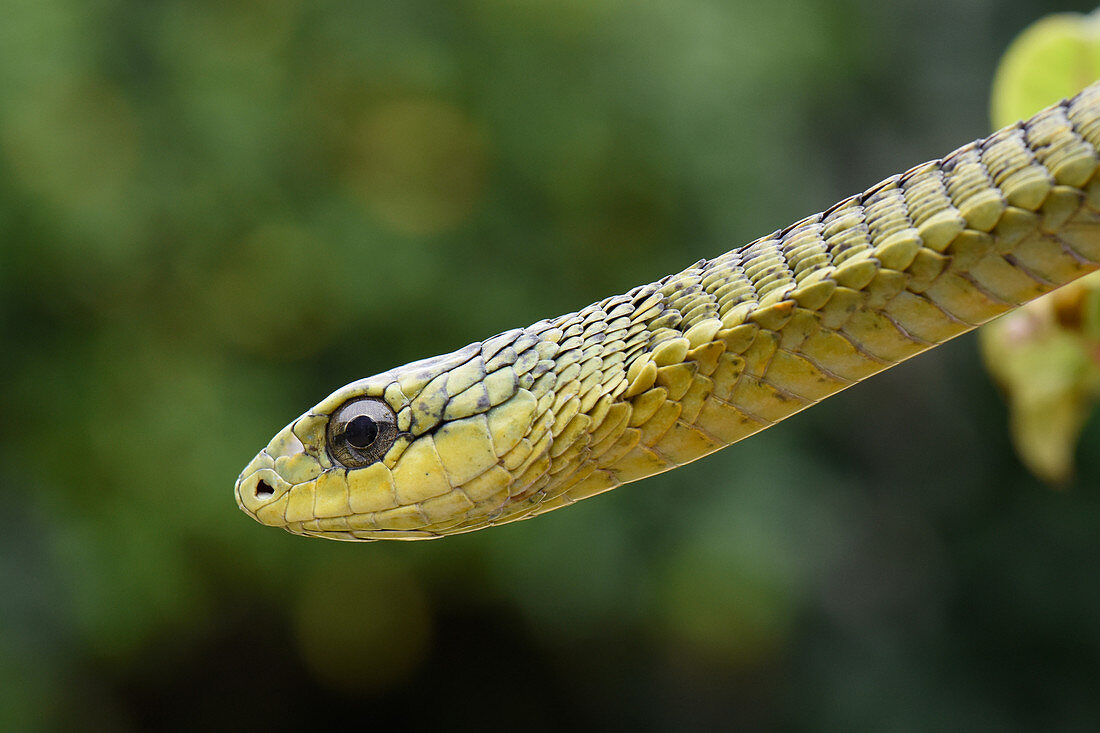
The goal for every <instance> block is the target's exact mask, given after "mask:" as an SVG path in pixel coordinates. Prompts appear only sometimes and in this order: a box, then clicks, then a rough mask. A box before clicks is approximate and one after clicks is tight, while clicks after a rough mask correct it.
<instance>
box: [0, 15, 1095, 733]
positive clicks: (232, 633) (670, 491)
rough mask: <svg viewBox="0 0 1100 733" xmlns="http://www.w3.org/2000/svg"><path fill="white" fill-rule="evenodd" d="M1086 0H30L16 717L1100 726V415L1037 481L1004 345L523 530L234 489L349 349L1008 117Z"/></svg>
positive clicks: (2, 60)
mask: <svg viewBox="0 0 1100 733" xmlns="http://www.w3.org/2000/svg"><path fill="white" fill-rule="evenodd" d="M1090 1H1091V2H1094V0H1090ZM1064 9H1069V10H1080V11H1086V10H1089V9H1091V8H1090V3H1089V2H1082V3H1077V4H1072V3H1071V4H1070V5H1069V6H1068V7H1067V5H1065V4H1061V5H1055V4H1053V3H1044V2H1030V1H1025V0H1012V1H1011V2H997V1H994V0H931V1H929V0H923V1H921V2H917V1H916V0H906V1H905V2H891V3H882V2H877V1H876V0H839V1H838V0H796V1H795V2H786V3H758V2H718V1H717V0H709V1H708V0H676V1H673V0H635V1H634V2H626V1H625V0H558V1H556V2H550V1H544V2H537V1H535V0H451V1H450V2H444V1H442V0H439V1H436V2H429V1H427V0H407V1H406V2H402V3H382V2H353V1H350V0H346V1H345V0H325V1H322V2H305V0H265V1H264V2H260V1H259V0H217V1H214V0H197V1H196V0H190V1H186V0H159V1H157V2H149V1H145V2H138V1H136V0H94V1H89V0H0V19H2V20H0V298H2V305H0V338H2V342H0V343H2V352H0V354H2V360H0V374H2V375H3V382H2V384H3V389H2V391H0V414H2V415H3V419H2V421H0V500H2V504H0V506H2V507H3V515H2V516H3V525H4V528H3V530H2V531H0V729H2V730H5V731H8V730H16V731H18V730H60V729H74V728H76V729H83V730H107V731H114V730H118V731H126V730H138V729H143V730H144V729H166V730H193V729H199V728H202V729H211V730H221V729H228V728H231V727H232V728H236V729H251V728H253V727H256V728H258V727H260V726H263V727H264V728H267V729H271V730H280V729H289V728H294V729H299V730H301V729H304V728H305V727H306V726H317V725H334V726H335V725H341V724H355V725H357V726H360V727H366V726H370V727H383V726H391V727H397V726H402V727H407V726H412V727H435V728H441V727H443V726H447V727H457V728H470V727H474V726H477V727H484V728H494V727H498V726H517V727H520V726H521V727H522V728H524V729H531V730H551V729H561V728H564V727H567V726H568V727H571V728H575V729H582V730H583V729H591V728H596V727H610V728H624V727H627V726H629V727H631V728H634V729H636V730H643V731H644V730H714V729H738V730H791V731H798V730H837V731H847V730H897V731H902V730H904V731H924V730H927V731H934V730H945V729H955V730H958V729H966V730H974V731H983V730H990V731H1016V730H1021V731H1023V730H1081V731H1085V730H1096V729H1097V728H1098V727H1100V704H1098V702H1097V700H1098V697H1097V695H1098V684H1100V682H1098V680H1100V583H1098V581H1097V578H1098V572H1097V571H1098V565H1100V562H1098V560H1100V492H1097V491H1096V485H1097V482H1098V479H1100V452H1097V451H1094V450H1093V449H1092V448H1093V446H1096V445H1100V424H1090V425H1089V426H1088V427H1087V428H1086V430H1085V435H1084V438H1083V440H1082V447H1081V449H1080V451H1079V456H1078V474H1077V479H1076V481H1075V482H1074V484H1073V485H1072V486H1070V487H1069V489H1068V490H1066V491H1060V492H1059V491H1051V490H1049V489H1048V488H1046V487H1044V486H1043V485H1041V484H1040V483H1038V482H1037V481H1036V480H1035V479H1033V478H1032V477H1031V476H1030V475H1029V474H1028V473H1027V472H1026V471H1025V470H1024V469H1023V468H1022V467H1021V466H1020V464H1019V462H1018V460H1017V458H1016V457H1015V456H1014V455H1013V453H1012V451H1011V447H1010V443H1009V438H1008V431H1007V427H1006V411H1005V408H1004V406H1003V404H1002V401H1001V399H1000V397H999V395H998V394H997V391H996V389H995V387H994V386H992V384H991V382H990V380H989V379H988V377H987V376H986V375H985V374H984V373H983V372H982V369H981V366H980V363H979V359H978V356H977V347H976V340H975V339H974V338H973V337H968V338H963V339H960V340H958V341H957V342H954V343H952V344H950V345H948V346H946V347H944V348H942V349H939V350H938V351H937V352H935V353H933V354H929V355H926V356H924V357H922V358H919V359H917V360H915V361H913V362H910V363H908V364H906V365H903V366H902V367H899V368H897V369H895V370H893V371H892V372H889V373H887V374H885V375H883V376H881V377H879V378H876V379H874V380H872V381H871V382H870V383H868V384H865V385H861V386H860V387H859V388H857V389H854V390H851V391H850V392H847V393H845V394H843V395H841V396H839V397H837V398H835V399H833V400H830V401H829V402H827V403H826V404H823V405H821V406H820V407H818V408H816V409H814V410H811V411H809V412H807V413H804V414H802V415H800V416H798V417H796V418H794V419H792V420H790V421H789V422H787V423H785V424H784V425H783V426H781V427H780V428H778V429H775V430H771V431H768V432H766V433H764V434H761V435H759V436H757V437H755V438H753V439H751V440H750V441H746V442H745V443H742V444H740V445H737V446H734V447H732V448H730V449H728V450H726V451H724V452H722V453H720V454H718V455H716V456H713V457H711V458H709V459H707V460H704V461H700V462H698V463H696V464H693V465H692V466H689V467H686V468H684V469H681V470H679V471H675V472H672V473H671V474H666V475H664V476H661V477H658V478H655V479H652V480H649V481H647V482H645V483H642V484H636V485H632V486H628V487H626V488H623V489H620V490H618V491H615V492H612V493H610V494H608V495H605V496H603V497H600V498H597V499H594V500H591V501H588V502H585V503H582V504H581V505H579V506H577V507H574V508H572V509H570V510H569V511H564V512H557V513H554V514H551V515H547V516H545V517H542V518H539V519H537V520H535V521H532V522H522V523H518V524H513V525H509V526H506V527H502V528H498V529H494V530H492V531H488V532H483V533H476V534H473V535H466V536H462V537H456V538H451V539H448V540H444V541H441V542H429V543H413V544H404V543H394V544H389V543H384V544H379V543H375V544H371V545H345V544H340V543H332V542H323V541H318V540H307V539H302V538H299V537H294V536H291V535H288V534H284V533H282V532H278V531H275V530H272V529H269V528H264V527H261V526H259V525H257V524H255V523H253V522H251V521H250V520H249V519H248V518H247V517H245V516H244V515H243V514H241V513H240V512H239V511H238V510H237V508H236V506H235V505H234V501H233V497H232V485H233V481H234V479H235V478H236V475H237V473H238V471H239V470H240V469H241V468H242V467H243V466H244V464H245V463H246V462H247V461H248V460H249V459H250V458H251V457H252V455H253V454H254V453H255V452H256V451H257V450H259V448H261V447H262V446H263V445H264V444H265V443H266V442H267V440H268V439H269V438H270V437H271V435H273V434H274V432H275V431H276V430H277V429H279V428H280V427H282V426H283V425H284V424H285V423H287V422H288V421H289V420H290V419H292V418H294V417H295V416H297V415H298V414H299V413H300V412H301V411H302V410H303V409H305V408H306V407H308V406H309V405H311V404H313V403H314V402H315V401H316V400H318V399H319V398H321V397H323V396H324V395H326V394H327V393H328V392H330V391H331V390H332V389H334V388H336V387H338V386H340V385H342V384H344V383H346V382H349V381H351V380H353V379H355V378H358V377H361V376H365V375H367V374H371V373H374V372H377V371H381V370H384V369H386V368H389V367H391V366H393V365H395V364H399V363H403V362H406V361H410V360H413V359H417V358H421V357H425V356H429V355H433V354H437V353H443V352H446V351H450V350H452V349H454V348H457V347H459V346H462V345H464V344H466V343H468V342H471V341H475V340H480V339H482V338H485V337H487V336H489V335H491V334H493V333H496V332H498V331H502V330H505V329H508V328H512V327H516V326H523V325H527V324H528V323H530V322H533V321H535V320H538V319H540V318H544V317H549V316H554V315H558V314H560V313H564V312H568V311H572V310H576V309H578V308H579V307H582V306H584V305H586V304H588V303H590V302H592V301H595V300H598V299H600V298H602V297H605V296H608V295H611V294H614V293H617V292H622V291H625V290H627V289H629V288H630V287H632V286H634V285H637V284H640V283H642V282H647V281H650V280H653V279H656V278H658V277H660V276H662V275H665V274H667V273H669V272H673V271H676V270H678V269H681V268H682V267H684V266H686V265H688V264H690V263H691V262H693V261H695V260H697V259H699V258H701V257H705V256H714V255H717V254H719V253H721V252H723V251H726V250H728V249H730V248H732V247H734V246H736V245H738V244H740V243H742V242H745V241H748V240H750V239H753V238H755V237H757V236H759V235H761V234H764V233H767V232H770V231H773V230H775V229H777V228H779V227H782V226H784V225H786V224H788V223H790V222H792V221H794V220H796V219H798V218H801V217H802V216H804V215H806V214H809V213H811V212H813V211H817V210H819V209H822V208H824V207H826V206H828V205H830V204H832V203H833V202H834V201H835V200H838V199H840V198H841V197H843V196H845V195H848V194H850V193H853V192H855V191H859V190H863V189H864V188H866V187H867V186H869V185H870V184H872V183H874V182H876V181H877V180H879V179H880V178H882V177H884V176H886V175H889V174H892V173H895V172H900V171H902V170H904V169H906V168H908V167H909V166H911V165H913V164H915V163H918V162H920V161H923V160H925V159H928V158H932V157H936V156H939V155H942V154H944V153H946V152H947V151H949V150H951V149H952V148H954V147H956V146H958V145H960V144H962V143H964V142H966V141H968V140H971V139H973V138H975V137H979V136H981V135H984V134H985V133H986V132H987V131H988V129H989V123H988V117H987V109H988V90H989V85H990V82H991V79H992V76H993V71H994V68H995V66H996V62H997V59H998V57H999V55H1000V54H1001V53H1002V51H1003V50H1004V48H1005V47H1006V46H1007V44H1008V42H1009V41H1010V40H1011V39H1012V37H1013V36H1014V35H1015V34H1017V33H1018V32H1019V31H1020V30H1021V29H1023V28H1024V27H1025V26H1026V25H1027V24H1029V23H1031V22H1033V21H1034V20H1036V19H1037V18H1039V17H1041V16H1043V15H1045V14H1047V13H1050V12H1052V11H1055V10H1064ZM1094 422H1095V421H1094Z"/></svg>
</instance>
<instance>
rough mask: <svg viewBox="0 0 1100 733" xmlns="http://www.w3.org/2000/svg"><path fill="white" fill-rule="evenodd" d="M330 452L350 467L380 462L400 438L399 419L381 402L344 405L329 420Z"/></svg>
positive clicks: (356, 401) (355, 401)
mask: <svg viewBox="0 0 1100 733" xmlns="http://www.w3.org/2000/svg"><path fill="white" fill-rule="evenodd" d="M327 437H328V452H329V455H331V456H332V458H333V459H334V460H335V461H337V462H338V463H340V464H342V465H344V466H346V467H347V468H361V467H363V466H366V465H369V464H371V463H374V462H375V461H378V460H380V459H381V458H382V456H384V455H385V454H386V451H388V450H389V449H390V446H391V445H393V441H394V439H395V438H396V437H397V416H396V415H394V414H393V410H391V409H390V406H389V405H387V404H386V403H385V402H383V401H382V400H380V399H374V398H370V397H367V398H362V399H355V400H352V401H350V402H345V403H344V404H343V405H341V406H340V407H339V408H338V409H337V410H336V412H334V413H332V417H331V418H329V421H328V431H327Z"/></svg>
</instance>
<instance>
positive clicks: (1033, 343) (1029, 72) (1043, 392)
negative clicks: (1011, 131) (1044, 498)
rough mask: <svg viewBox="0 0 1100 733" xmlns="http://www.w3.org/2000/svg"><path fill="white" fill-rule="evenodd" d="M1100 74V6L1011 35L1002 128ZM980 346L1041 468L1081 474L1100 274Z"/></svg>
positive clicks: (1046, 474)
mask: <svg viewBox="0 0 1100 733" xmlns="http://www.w3.org/2000/svg"><path fill="white" fill-rule="evenodd" d="M1098 77H1100V10H1098V11H1095V12H1093V13H1092V14H1090V15H1081V14H1077V13H1059V14H1057V15H1051V16H1048V17H1046V18H1043V19H1042V20H1040V21H1038V22H1037V23H1035V24H1034V25H1032V26H1031V27H1029V28H1027V29H1026V30H1024V32H1023V33H1021V34H1020V35H1019V37H1017V38H1016V40H1015V41H1013V43H1012V45H1011V46H1009V48H1008V50H1007V51H1006V52H1005V55H1004V57H1003V58H1002V59H1001V63H1000V67H999V68H998V70H997V74H996V77H995V79H994V82H993V96H992V118H993V126H994V127H997V128H999V127H1003V126H1005V125H1009V124H1012V122H1014V121H1015V120H1018V119H1022V118H1024V117H1027V116H1028V115H1031V114H1033V113H1034V112H1035V111H1036V110H1039V109H1041V108H1043V107H1045V106H1047V105H1050V104H1053V103H1055V102H1057V101H1058V100H1059V99H1062V98H1064V97H1070V96H1073V95H1074V94H1075V93H1077V92H1078V91H1080V90H1081V89H1083V88H1084V87H1085V86H1087V85H1088V84H1091V83H1092V82H1093V81H1095V80H1096V79H1097V78H1098ZM981 344H982V354H983V356H984V358H985V361H986V365H987V367H988V368H989V371H990V372H991V373H992V375H993V377H994V378H995V379H996V380H997V381H998V382H1000V384H1001V385H1002V387H1003V388H1004V390H1005V392H1006V395H1007V399H1008V402H1009V406H1010V410H1011V429H1012V439H1013V442H1014V443H1015V446H1016V450H1017V452H1018V453H1019V455H1020V458H1021V459H1022V460H1023V462H1024V463H1025V464H1026V465H1027V467H1028V468H1029V469H1030V470H1031V471H1032V472H1033V473H1035V474H1036V475H1037V476H1039V477H1040V478H1042V479H1043V480H1045V481H1048V482H1050V483H1055V484H1060V483H1064V482H1065V481H1067V480H1068V479H1069V478H1070V477H1071V475H1072V474H1073V453H1074V449H1075V448H1076V445H1077V439H1078V437H1079V436H1080V434H1081V430H1082V428H1083V427H1084V425H1085V422H1086V421H1087V419H1088V417H1089V414H1090V412H1091V411H1092V407H1093V405H1094V403H1095V402H1096V399H1097V397H1100V273H1096V274H1093V275H1090V276H1088V277H1085V278H1082V279H1081V280H1078V281H1077V282H1075V283H1072V284H1071V285H1069V286H1067V287H1065V288H1062V289H1061V290H1059V291H1058V292H1055V293H1052V294H1051V295H1049V296H1047V297H1045V298H1040V299H1039V300H1037V301H1035V302H1034V303H1031V304H1029V305H1028V306H1026V307H1024V308H1021V309H1020V310H1017V311H1014V312H1013V313H1011V314H1009V315H1007V316H1005V317H1004V318H1001V319H1000V320H998V321H996V322H995V323H992V324H990V325H989V326H988V327H986V328H984V329H982V332H981Z"/></svg>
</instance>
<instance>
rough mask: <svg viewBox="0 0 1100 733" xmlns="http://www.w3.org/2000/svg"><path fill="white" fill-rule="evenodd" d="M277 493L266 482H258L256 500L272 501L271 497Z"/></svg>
mask: <svg viewBox="0 0 1100 733" xmlns="http://www.w3.org/2000/svg"><path fill="white" fill-rule="evenodd" d="M274 493H275V489H273V488H271V487H270V486H268V485H267V482H265V481H257V482H256V498H257V499H270V498H271V495H272V494H274Z"/></svg>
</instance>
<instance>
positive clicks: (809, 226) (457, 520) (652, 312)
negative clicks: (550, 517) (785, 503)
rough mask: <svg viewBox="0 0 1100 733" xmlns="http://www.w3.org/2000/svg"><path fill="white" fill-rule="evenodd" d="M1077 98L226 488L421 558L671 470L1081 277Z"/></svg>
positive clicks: (430, 362)
mask: <svg viewBox="0 0 1100 733" xmlns="http://www.w3.org/2000/svg"><path fill="white" fill-rule="evenodd" d="M1098 150H1100V83H1097V84H1094V85H1093V86H1091V87H1089V88H1088V89H1086V90H1085V91H1084V92H1082V93H1081V94H1079V95H1078V96H1077V97H1075V98H1073V99H1072V100H1069V101H1065V102H1062V103H1061V104H1058V105H1055V106H1053V107H1050V108H1048V109H1046V110H1043V111H1042V112H1040V113H1038V114H1037V115H1035V116H1034V117H1032V118H1031V119H1029V120H1027V121H1025V122H1020V123H1017V124H1016V125H1014V126H1011V127H1008V128H1005V129H1003V130H1000V131H999V132H996V133H994V134H993V135H991V136H990V137H988V138H986V139H984V140H979V141H976V142H973V143H971V144H969V145H966V146H964V147H962V148H959V149H958V150H956V151H955V152H953V153H951V154H950V155H948V156H946V157H945V158H943V159H942V160H934V161H931V162H928V163H925V164H924V165H920V166H917V167H915V168H913V169H911V170H909V171H908V172H906V173H903V174H901V175H897V176H893V177H891V178H888V179H886V180H885V181H882V182H881V183H879V184H878V185H876V186H873V187H872V188H870V189H868V190H867V191H866V192H864V193H862V194H860V195H857V196H852V197H850V198H847V199H844V200H843V201H841V202H840V203H838V204H836V205H834V206H832V207H831V208H829V209H827V210H826V211H824V212H822V213H820V214H816V215H814V216H811V217H809V218H806V219H803V220H802V221H800V222H798V223H796V224H793V225H791V226H789V227H787V228H786V229H783V230H781V231H777V232H775V233H774V234H770V235H768V236H766V237H763V238H761V239H758V240H756V241H755V242H752V243H750V244H747V245H745V246H743V247H740V248H738V249H735V250H733V251H731V252H727V253H726V254H724V255H722V256H720V257H718V258H716V259H713V260H701V261H700V262H697V263H696V264H694V265H693V266H691V267H689V268H688V269H686V270H684V271H683V272H680V273H677V274H675V275H670V276H668V277H665V278H663V279H661V280H658V281H657V282H654V283H650V284H648V285H642V286H640V287H637V288H634V289H633V290H631V291H630V292H628V293H626V294H625V295H618V296H615V297H612V298H608V299H606V300H603V301H600V302H599V303H596V304H594V305H591V306H589V307H587V308H585V309H583V310H581V311H579V312H577V313H570V314H568V315H564V316H560V317H558V318H552V319H549V320H544V321H539V322H538V323H536V324H534V325H532V326H529V327H528V328H522V329H515V330H512V331H507V332H505V333H502V334H500V335H498V336H494V337H492V338H490V339H487V340H486V341H483V342H481V343H475V344H471V345H469V346H467V347H465V348H462V349H459V350H458V351H455V352H453V353H451V354H447V355H444V356H439V357H435V358H432V359H426V360H424V361H418V362H415V363H412V364H407V365H405V366H403V367H398V368H396V369H393V370H391V371H388V372H384V373H382V374H378V375H375V376H372V377H367V378H366V379H361V380H359V381H356V382H353V383H351V384H349V385H347V386H346V387H342V388H341V389H338V390H337V391H335V392H334V393H332V394H331V395H330V396H329V397H327V398H326V399H324V400H323V401H322V402H321V403H320V404H318V405H317V406H315V407H313V408H312V409H311V410H309V411H308V412H306V413H305V414H304V415H302V416H301V417H299V418H298V419H297V420H295V421H294V422H292V423H291V424H290V425H288V426H287V427H286V428H284V429H283V430H282V431H280V432H279V433H278V434H277V435H276V436H275V437H274V438H273V439H272V441H271V442H270V443H269V444H268V445H267V447H266V448H264V449H263V450H262V451H261V452H260V453H259V455H257V456H256V458H255V459H253V460H252V462H251V463H249V464H248V467H247V468H245V470H244V471H243V472H242V473H241V475H240V478H239V479H238V480H237V484H236V495H237V502H238V504H239V505H240V507H241V508H242V509H243V510H244V511H245V512H247V513H248V514H249V515H251V516H252V517H254V518H255V519H257V520H258V521H260V522H262V523H263V524H268V525H272V526H277V527H283V528H285V529H287V530H288V531H290V532H293V533H296V534H304V535H311V536H317V537H328V538H332V539H342V540H374V539H406V540H411V539H430V538H435V537H441V536H444V535H449V534H456V533H459V532H468V531H471V530H475V529H481V528H483V527H488V526H492V525H495V524H502V523H504V522H511V521H514V520H517V519H526V518H528V517H533V516H535V515H536V514H541V513H543V512H547V511H550V510H552V509H557V508H559V507H563V506H567V505H569V504H572V503H573V502H576V501H579V500H581V499H584V498H587V497H589V496H592V495H594V494H598V493H601V492H603V491H607V490H608V489H613V488H615V487H616V486H619V485H620V484H624V483H627V482H628V481H636V480H638V479H640V478H644V477H646V476H650V475H652V474H655V473H660V472H662V471H666V470H668V469H671V468H676V467H677V466H681V465H683V464H685V463H688V462H689V461H693V460H695V459H696V458H699V457H701V456H704V455H706V454H708V453H711V452H712V451H715V450H718V449H719V448H722V447H724V446H727V445H729V444H731V443H734V442H736V441H738V440H741V439H742V438H745V437H747V436H749V435H752V434H753V433H755V432H757V431H759V430H762V429H764V428H767V427H770V426H771V425H774V424H775V423H777V422H779V421H780V420H782V419H783V418H786V417H789V416H790V415H793V414H794V413H796V412H798V411H799V410H802V409H804V408H806V407H808V406H810V405H812V404H814V403H815V402H817V401H818V400H821V399H823V398H825V397H828V396H829V395H832V394H834V393H836V392H838V391H840V390H842V389H844V388H845V387H848V386H850V385H852V384H855V383H856V382H859V381H861V380H863V379H866V378H867V377H869V376H871V375H872V374H875V373H876V372H879V371H881V370H883V369H886V368H887V367H890V366H893V365H894V364H897V363H898V362H901V361H903V360H905V359H908V358H909V357H911V356H913V355H914V354H918V353H920V352H921V351H924V350H925V349H928V348H931V347H933V346H936V345H937V344H941V343H943V342H945V341H947V340H948V339H950V338H952V337H954V336H957V335H959V334H961V333H964V332H966V331H969V330H970V329H972V328H974V327H975V326H978V325H980V324H982V323H985V322H987V321H989V320H991V319H993V318H996V317H997V316H999V315H1001V314H1003V313H1005V312H1006V311H1009V310H1011V309H1013V308H1016V307H1017V306H1019V305H1021V304H1023V303H1026V302H1028V301H1030V300H1032V299H1034V298H1036V297H1038V296H1040V295H1042V294H1044V293H1046V292H1048V291H1050V290H1053V289H1054V288H1056V287H1058V286H1060V285H1063V284H1065V283H1067V282H1069V281H1071V280H1074V279H1076V278H1078V277H1080V276H1082V275H1085V274H1087V273H1089V272H1091V271H1093V270H1095V269H1097V267H1100V176H1097V175H1095V174H1096V171H1097V167H1098V165H1100V155H1098V152H1097V151H1098Z"/></svg>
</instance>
